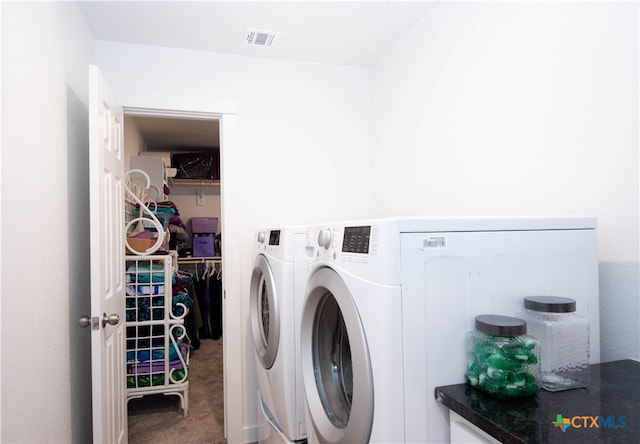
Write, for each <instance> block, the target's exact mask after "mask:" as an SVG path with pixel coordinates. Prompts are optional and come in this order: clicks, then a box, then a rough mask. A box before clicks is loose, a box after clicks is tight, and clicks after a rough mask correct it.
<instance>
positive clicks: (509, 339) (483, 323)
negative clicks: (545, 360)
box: [465, 315, 540, 399]
mask: <svg viewBox="0 0 640 444" xmlns="http://www.w3.org/2000/svg"><path fill="white" fill-rule="evenodd" d="M475 326H476V329H475V330H473V331H470V332H468V333H467V334H466V336H465V347H466V351H467V370H466V373H465V376H466V381H467V382H468V383H469V384H470V385H472V386H473V387H476V388H478V389H480V390H483V391H485V392H487V393H490V394H492V395H493V396H495V397H497V398H501V399H504V398H516V397H520V396H531V395H534V394H535V393H536V392H537V391H538V384H537V380H538V378H539V373H540V365H539V363H538V348H539V347H538V341H537V340H536V339H535V338H533V337H531V336H528V335H527V334H526V333H527V324H526V322H525V321H523V320H522V319H517V318H511V317H508V316H498V315H480V316H477V317H476V320H475Z"/></svg>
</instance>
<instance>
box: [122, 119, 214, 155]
mask: <svg viewBox="0 0 640 444" xmlns="http://www.w3.org/2000/svg"><path fill="white" fill-rule="evenodd" d="M125 118H126V119H132V120H133V121H134V122H135V124H136V126H137V127H138V129H139V130H140V135H141V137H142V138H143V139H144V142H145V144H146V145H147V149H148V150H149V151H193V150H202V149H211V148H219V147H220V122H219V121H218V120H204V119H197V120H196V119H179V118H170V117H145V116H126V117H125Z"/></svg>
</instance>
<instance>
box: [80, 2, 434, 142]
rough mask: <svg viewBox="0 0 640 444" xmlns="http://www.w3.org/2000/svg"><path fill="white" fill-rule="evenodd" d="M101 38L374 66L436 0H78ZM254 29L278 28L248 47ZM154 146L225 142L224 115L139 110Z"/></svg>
mask: <svg viewBox="0 0 640 444" xmlns="http://www.w3.org/2000/svg"><path fill="white" fill-rule="evenodd" d="M78 4H79V6H80V9H81V11H82V13H83V14H84V17H85V19H86V21H87V23H88V25H89V28H90V29H91V32H92V34H93V37H94V38H95V39H96V40H106V41H116V42H125V43H133V44H139V45H152V46H162V47H171V48H181V49H189V50H199V51H211V52H218V53H226V54H235V55H240V56H249V57H264V58H275V59H287V60H296V61H301V62H317V63H328V64H338V65H350V66H367V65H369V64H370V63H371V62H372V61H373V60H374V59H375V58H376V56H377V55H379V54H380V53H381V52H382V51H384V50H385V49H386V48H387V47H389V46H390V45H391V44H392V43H393V42H394V41H396V40H397V39H398V38H400V37H401V36H402V35H403V34H404V33H406V32H407V31H408V30H409V28H411V27H412V26H413V25H414V24H415V23H417V22H418V20H420V18H422V17H423V16H424V15H425V14H426V13H428V11H429V10H430V9H431V8H432V7H433V6H434V4H435V3H434V2H430V1H329V0H325V1H279V2H275V1H237V0H236V1H195V2H192V1H164V2H158V1H87V0H84V1H83V0H81V1H78ZM248 29H256V30H259V31H275V32H279V33H280V34H279V37H278V39H277V40H276V41H275V44H274V45H273V46H271V47H265V46H248V45H247V44H246V43H245V36H246V32H247V30H248ZM135 120H136V123H137V125H138V127H139V129H140V132H141V135H142V137H143V138H144V139H145V142H146V143H147V146H148V147H149V149H151V150H159V151H165V150H178V149H189V148H204V147H219V142H218V138H219V136H218V122H217V121H202V120H200V121H198V120H196V121H192V120H185V119H158V118H144V117H135Z"/></svg>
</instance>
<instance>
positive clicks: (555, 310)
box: [518, 296, 589, 392]
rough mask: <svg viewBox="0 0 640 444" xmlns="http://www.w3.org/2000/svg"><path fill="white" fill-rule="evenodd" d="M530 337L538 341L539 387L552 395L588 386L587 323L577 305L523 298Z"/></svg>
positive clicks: (554, 298)
mask: <svg viewBox="0 0 640 444" xmlns="http://www.w3.org/2000/svg"><path fill="white" fill-rule="evenodd" d="M524 308H525V310H524V312H522V313H519V314H518V316H519V317H521V318H522V319H524V320H525V321H526V322H527V325H528V327H529V333H530V334H531V335H533V336H535V337H536V338H538V340H539V341H540V385H541V387H542V388H544V389H545V390H548V391H551V392H555V391H559V390H566V389H571V388H577V387H586V386H587V385H588V384H589V320H588V319H585V318H582V317H580V316H578V315H576V314H575V311H576V301H575V300H573V299H571V298H563V297H557V296H530V297H526V298H524Z"/></svg>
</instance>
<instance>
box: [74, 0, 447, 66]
mask: <svg viewBox="0 0 640 444" xmlns="http://www.w3.org/2000/svg"><path fill="white" fill-rule="evenodd" d="M78 3H79V5H80V9H81V11H82V13H83V14H84V16H85V19H86V21H87V23H88V25H89V28H90V29H91V31H92V33H93V36H94V38H95V39H97V40H108V41H117V42H127V43H134V44H141V45H154V46H164V47H172V48H183V49H193V50H200V51H213V52H220V53H227V54H237V55H242V56H250V57H267V58H278V59H289V60H298V61H306V62H319V63H330V64H340V65H355V66H367V65H368V64H369V63H371V61H372V60H373V59H374V58H375V57H376V56H377V55H378V54H380V52H381V51H383V50H384V49H385V48H387V47H388V46H389V45H391V44H392V43H393V42H394V41H396V40H397V39H398V38H400V37H401V36H402V35H403V34H404V33H406V32H407V31H408V30H409V28H410V27H412V26H413V25H414V24H416V23H417V22H418V20H420V18H422V17H423V16H424V15H425V14H426V13H427V12H428V11H429V10H430V9H431V8H432V7H433V5H434V4H435V3H434V2H430V1H329V0H325V1H279V2H274V1H237V0H236V1H195V2H191V1H168V2H167V1H165V2H156V1H124V2H122V1H87V0H84V1H82V0H81V1H79V2H78ZM249 28H251V29H257V30H266V31H276V32H280V33H281V34H280V36H279V38H278V40H277V41H276V43H275V46H273V47H269V48H267V47H264V46H262V47H251V46H247V45H246V44H245V34H246V31H247V29H249Z"/></svg>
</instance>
